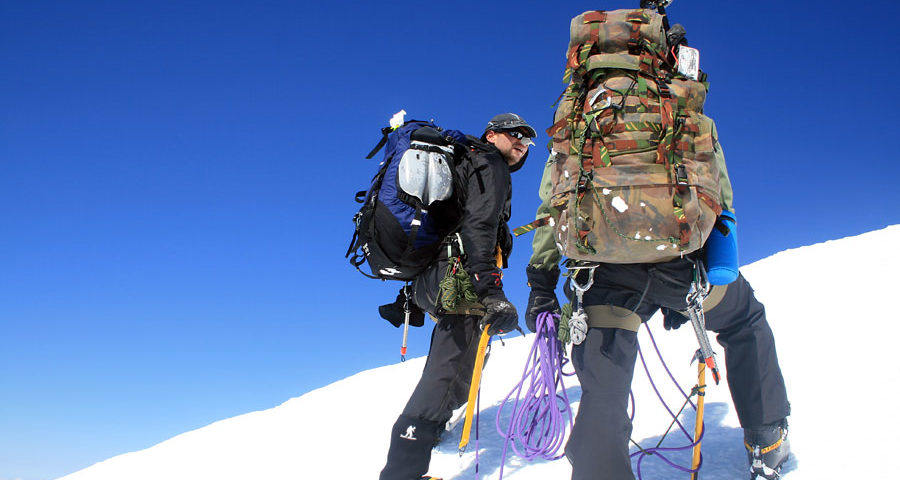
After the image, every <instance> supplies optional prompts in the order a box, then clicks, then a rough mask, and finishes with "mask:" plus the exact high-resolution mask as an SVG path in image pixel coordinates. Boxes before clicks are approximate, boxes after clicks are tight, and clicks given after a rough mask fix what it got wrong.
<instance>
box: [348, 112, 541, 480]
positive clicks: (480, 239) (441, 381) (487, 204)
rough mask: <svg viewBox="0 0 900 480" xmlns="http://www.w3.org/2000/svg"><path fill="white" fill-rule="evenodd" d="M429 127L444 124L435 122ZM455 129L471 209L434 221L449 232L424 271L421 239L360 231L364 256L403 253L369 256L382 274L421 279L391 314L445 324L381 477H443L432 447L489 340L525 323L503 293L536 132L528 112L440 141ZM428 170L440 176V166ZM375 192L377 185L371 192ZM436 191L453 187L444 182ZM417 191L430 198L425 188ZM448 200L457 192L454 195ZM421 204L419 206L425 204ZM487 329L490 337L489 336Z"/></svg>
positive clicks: (458, 183)
mask: <svg viewBox="0 0 900 480" xmlns="http://www.w3.org/2000/svg"><path fill="white" fill-rule="evenodd" d="M402 128H403V127H400V129H402ZM428 128H430V129H432V130H435V126H434V125H433V124H430V125H428ZM416 130H418V129H416ZM398 131H399V129H398ZM387 136H388V139H387V144H388V150H389V151H391V150H392V149H394V150H396V145H399V144H400V142H399V140H398V139H397V138H396V136H395V137H390V135H387ZM409 136H410V142H409V145H411V147H410V148H413V147H412V144H413V143H414V142H416V141H417V140H416V138H417V137H418V135H417V134H416V133H415V132H412V133H410V134H409ZM448 136H450V137H453V138H452V142H450V143H452V144H454V145H455V147H456V154H455V155H452V156H451V158H452V160H451V161H452V163H453V176H454V178H455V179H454V180H453V182H452V183H453V189H455V190H456V194H455V195H456V198H457V201H458V205H459V206H460V208H461V210H460V212H459V213H460V216H459V218H458V219H454V221H452V222H450V223H451V224H452V225H451V228H449V229H447V230H442V229H441V228H442V225H437V224H435V225H434V227H435V231H438V232H439V233H440V234H441V235H444V236H443V238H442V239H441V240H440V242H439V243H438V245H439V248H437V249H436V251H435V253H434V255H433V256H432V257H431V258H430V259H429V261H427V262H425V266H424V268H419V267H420V265H418V266H415V268H409V267H410V264H409V262H405V261H404V256H406V255H407V254H408V253H409V252H411V251H414V250H415V248H412V249H410V246H412V247H415V246H416V242H414V241H408V240H406V237H405V236H404V234H398V236H397V237H396V238H400V239H402V240H401V241H400V242H399V244H396V243H397V242H394V243H395V244H394V245H393V246H392V245H391V242H389V241H385V242H383V243H379V242H376V241H375V240H373V239H375V238H376V237H377V235H374V234H372V233H366V231H365V230H366V228H362V230H360V229H359V228H358V230H357V233H358V234H359V235H360V236H362V237H365V238H366V240H362V243H363V244H367V245H368V246H366V247H365V248H362V246H360V249H361V251H364V252H369V253H367V254H364V255H363V257H366V256H369V257H371V255H370V253H371V252H372V251H373V248H377V249H380V250H383V251H387V250H391V249H392V248H393V249H394V250H395V253H394V258H392V259H389V260H378V259H372V258H369V264H370V266H372V267H373V276H376V277H379V278H399V279H402V280H408V281H409V282H410V283H411V285H410V286H408V287H407V286H404V288H401V291H400V294H399V295H398V297H397V300H396V302H395V303H394V304H388V305H382V307H381V308H380V309H379V311H380V313H381V314H382V316H383V317H385V318H386V319H388V320H389V321H391V323H393V324H395V325H397V326H399V325H400V324H401V323H402V322H404V321H405V320H406V319H407V318H409V317H410V315H409V313H408V312H410V310H411V309H415V310H416V312H415V315H416V317H417V318H416V323H418V324H422V323H423V322H424V314H423V313H422V312H423V311H424V312H428V313H429V314H430V315H431V316H432V317H433V318H434V319H436V321H437V324H436V325H435V327H434V330H433V332H432V336H431V346H430V349H429V352H428V359H427V360H426V362H425V368H424V370H423V372H422V376H421V378H420V380H419V382H418V384H417V386H416V388H415V390H414V391H413V393H412V396H411V397H410V398H409V400H408V401H407V403H406V406H405V407H404V408H403V411H402V413H401V414H400V416H399V417H398V419H397V421H396V423H395V424H394V426H393V428H392V429H391V437H390V448H389V450H388V454H387V462H386V464H385V466H384V469H383V470H382V471H381V474H380V477H379V478H380V480H419V479H420V478H426V479H427V478H433V477H428V476H425V474H426V472H427V471H428V466H429V463H430V462H431V450H432V448H433V447H434V446H435V445H436V444H437V441H438V439H439V436H440V433H441V432H442V431H443V430H444V427H445V425H446V423H447V421H449V420H450V418H451V415H452V413H453V411H454V410H455V409H457V408H459V407H460V406H461V405H463V404H464V403H465V402H466V401H467V397H468V393H469V387H470V384H471V383H472V382H473V371H474V367H475V364H476V357H477V356H478V355H477V350H479V348H480V340H481V338H482V337H485V338H486V336H487V335H496V334H503V333H508V332H511V331H513V330H515V329H517V328H518V314H517V312H516V309H515V307H514V306H513V305H512V304H511V303H510V302H509V301H508V300H507V298H506V295H505V294H504V291H503V281H502V274H501V267H505V266H506V260H507V258H508V257H509V254H510V252H511V250H512V236H511V235H510V232H509V228H508V226H507V221H508V220H509V218H510V200H511V198H512V191H511V178H510V173H511V172H514V171H516V170H518V169H519V168H521V167H522V164H523V163H524V162H525V159H526V157H527V156H528V147H529V145H532V144H533V143H532V141H531V139H532V138H534V137H535V136H536V132H535V130H534V129H533V128H532V127H531V126H530V125H528V123H526V122H525V120H523V119H522V117H520V116H518V115H515V114H512V113H504V114H500V115H497V116H495V117H494V118H492V119H491V120H490V122H488V124H487V127H486V128H485V130H484V134H483V135H482V136H481V137H480V138H476V137H473V136H468V135H467V136H461V135H457V134H452V135H448V134H447V132H446V131H438V135H437V137H439V138H435V135H431V138H432V143H435V144H437V143H441V140H440V137H443V138H444V139H445V141H446V140H447V137H448ZM392 138H393V139H392ZM391 142H394V143H391ZM386 157H387V158H386V159H385V164H390V163H391V162H390V160H391V158H390V155H389V154H388V153H386ZM433 163H434V162H429V165H431V166H432V170H434V169H436V168H437V167H436V166H434V165H433ZM401 167H402V166H401ZM385 168H388V169H389V168H390V167H389V166H388V167H385ZM425 170H427V169H422V171H425ZM398 171H399V169H398ZM423 175H425V176H429V177H430V176H431V172H428V173H427V174H423ZM380 176H381V177H383V182H390V181H391V179H387V178H386V177H385V175H380ZM398 179H399V181H397V182H396V183H397V184H398V185H399V189H400V190H403V191H405V192H407V193H409V192H410V190H412V191H421V189H419V190H417V189H415V188H409V187H408V185H407V186H404V185H405V184H406V183H408V182H406V181H405V180H404V179H403V177H402V176H401V177H398ZM412 183H413V184H416V185H420V184H421V182H418V183H417V182H412ZM430 183H431V182H430V180H429V181H428V182H425V185H426V187H427V185H429V184H430ZM374 189H375V186H374V185H373V187H372V189H370V196H371V194H372V190H374ZM425 190H429V188H425ZM379 191H380V196H381V197H382V198H381V200H378V201H380V202H388V203H390V201H391V200H390V198H389V197H391V196H392V195H393V196H396V195H397V194H396V192H394V193H393V194H391V193H390V192H388V193H385V190H384V189H383V188H379ZM436 191H445V190H443V189H441V188H437V189H436ZM439 196H440V195H439ZM417 197H418V198H420V199H421V198H422V196H421V195H417ZM446 198H448V199H449V198H451V196H449V193H448V196H447V197H446ZM375 203H377V202H375ZM421 207H422V205H419V207H418V208H419V210H421V209H422V208H421ZM364 209H365V207H364ZM385 209H389V208H388V207H386V206H385V207H384V208H381V210H382V213H383V214H382V215H381V218H382V219H384V218H385V217H388V219H387V221H386V223H385V225H390V224H391V223H392V222H394V220H391V218H390V217H394V218H398V217H396V216H394V215H393V214H392V215H391V216H388V215H387V214H386V213H384V211H385ZM395 210H397V209H395ZM426 210H427V212H428V214H431V213H432V210H431V208H430V207H429V208H427V209H426ZM375 215H378V214H377V213H376V214H375ZM362 216H365V215H361V216H360V219H359V220H358V225H359V226H360V227H362V225H364V224H366V222H368V220H362V218H361V217H362ZM407 216H410V215H407ZM411 216H412V217H413V218H414V219H416V220H414V221H413V222H408V230H410V231H411V230H412V225H413V223H416V224H417V226H418V228H419V229H422V228H424V226H425V224H426V222H425V221H424V220H423V218H425V214H424V213H422V212H421V211H419V212H418V213H415V214H412V215H411ZM379 228H381V227H379ZM406 235H408V232H407V233H406ZM417 235H418V234H417ZM356 243H360V241H359V240H357V241H356ZM426 245H427V242H423V243H422V245H421V246H422V247H425V246H426ZM404 252H406V253H404ZM362 261H365V260H364V259H359V260H357V261H356V263H357V266H358V265H359V264H361V262H362ZM373 262H374V263H373ZM413 263H415V262H413ZM482 330H484V331H485V332H486V334H482Z"/></svg>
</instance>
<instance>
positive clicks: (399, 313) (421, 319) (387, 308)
mask: <svg viewBox="0 0 900 480" xmlns="http://www.w3.org/2000/svg"><path fill="white" fill-rule="evenodd" d="M405 288H406V287H403V288H401V289H400V293H399V294H397V299H396V300H394V303H388V304H386V305H382V306H380V307H378V313H379V314H380V315H381V318H383V319H385V320H387V321H389V322H391V325H393V326H395V327H399V326H400V325H403V322H404V321H405V320H406V311H405V310H404V309H403V304H404V303H405V302H407V299H406V294H405V293H404V291H403V290H404V289H405ZM407 305H408V306H409V324H410V325H411V326H413V327H421V326H422V325H425V312H423V311H422V309H421V308H419V306H418V305H416V304H415V303H414V302H413V301H412V298H410V299H409V303H408V304H407Z"/></svg>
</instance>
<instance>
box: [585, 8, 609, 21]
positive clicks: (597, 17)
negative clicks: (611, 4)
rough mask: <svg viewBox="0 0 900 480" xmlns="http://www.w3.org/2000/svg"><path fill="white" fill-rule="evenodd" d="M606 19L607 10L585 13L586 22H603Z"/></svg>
mask: <svg viewBox="0 0 900 480" xmlns="http://www.w3.org/2000/svg"><path fill="white" fill-rule="evenodd" d="M605 21H606V12H604V11H600V10H598V11H594V12H587V13H585V14H584V23H603V22H605Z"/></svg>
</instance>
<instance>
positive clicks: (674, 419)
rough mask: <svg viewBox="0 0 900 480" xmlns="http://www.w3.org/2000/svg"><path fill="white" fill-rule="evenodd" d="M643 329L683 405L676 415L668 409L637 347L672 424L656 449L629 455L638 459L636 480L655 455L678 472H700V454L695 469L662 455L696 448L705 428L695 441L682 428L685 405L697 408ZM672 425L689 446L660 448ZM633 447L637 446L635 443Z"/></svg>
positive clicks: (653, 340) (648, 328)
mask: <svg viewBox="0 0 900 480" xmlns="http://www.w3.org/2000/svg"><path fill="white" fill-rule="evenodd" d="M645 327H646V330H647V334H648V335H649V336H650V342H651V343H652V344H653V349H654V350H655V351H656V356H657V357H658V358H659V361H660V364H662V366H663V368H664V369H665V371H666V374H668V376H669V379H670V380H671V381H672V383H673V384H674V385H675V387H676V388H678V391H679V392H680V393H681V395H682V396H684V400H685V401H684V404H682V406H681V410H679V411H678V413H675V412H673V411H672V409H671V408H669V405H668V404H667V403H666V401H665V400H664V399H663V397H662V394H660V392H659V389H658V388H657V387H656V382H654V381H653V377H652V376H651V375H650V369H649V368H648V367H647V361H646V360H645V359H644V352H643V350H642V349H641V347H640V345H638V355H639V356H640V358H641V364H642V365H643V366H644V372H645V373H646V374H647V379H648V380H650V386H652V387H653V391H654V392H656V397H657V398H658V399H659V401H660V403H662V405H663V407H665V409H666V411H667V412H669V415H670V416H671V417H672V424H670V425H669V430H666V433H665V434H663V438H662V439H661V440H660V441H659V443H657V445H656V447H652V448H642V447H641V446H640V445H638V449H639V450H638V451H637V452H634V453H632V454H631V457H632V458H634V457H636V456H637V457H638V459H637V472H636V473H637V478H638V480H641V462H643V461H644V459H645V458H647V457H648V456H650V455H655V456H657V457H659V458H660V459H661V460H662V461H663V462H665V463H666V464H667V465H669V466H670V467H672V468H674V469H676V470H680V471H682V472H685V473H695V472H698V471H699V470H700V467H701V466H703V456H702V454H701V457H700V463H699V464H698V465H697V468H696V469H692V468H689V467H684V466H681V465H678V464H677V463H675V462H674V461H672V460H670V459H669V458H667V457H666V455H665V454H664V453H668V452H680V451H684V450H689V449H692V448H694V446H696V445H697V443H699V442H700V441H701V440H703V434H704V433H705V432H706V426H705V425H704V426H703V427H702V429H701V430H700V436H699V438H697V440H696V441H695V440H694V438H693V436H692V435H691V434H690V433H689V432H688V430H687V429H686V428H685V427H684V425H683V424H682V423H681V421H680V420H678V415H680V414H681V412H682V411H683V410H684V408H685V407H686V406H687V405H690V406H691V408H693V409H694V411H695V412H696V411H697V406H696V405H694V402H692V401H691V395H688V394H687V393H685V391H684V390H683V389H682V388H681V386H680V385H679V384H678V381H677V380H675V376H674V375H672V372H671V371H670V370H669V366H668V365H666V362H665V360H663V357H662V353H661V352H660V351H659V346H658V345H657V344H656V339H655V338H653V333H652V332H651V331H650V327H649V326H647V325H646V324H645ZM632 399H633V397H632ZM632 402H633V401H632ZM631 415H632V419H633V418H634V403H632V412H631ZM673 425H678V428H679V429H680V430H681V432H682V433H683V434H684V435H685V437H687V439H688V441H689V442H690V444H689V445H686V446H683V447H661V446H660V445H662V442H663V440H664V439H665V437H666V435H668V433H669V431H670V430H671V429H672V426H673ZM635 445H637V442H635Z"/></svg>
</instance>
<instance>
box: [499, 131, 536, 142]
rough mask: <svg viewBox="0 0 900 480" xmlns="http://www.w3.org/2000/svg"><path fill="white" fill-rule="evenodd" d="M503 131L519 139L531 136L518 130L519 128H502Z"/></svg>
mask: <svg viewBox="0 0 900 480" xmlns="http://www.w3.org/2000/svg"><path fill="white" fill-rule="evenodd" d="M503 133H506V134H509V136H510V137H513V138H517V139H519V140H521V139H523V138H531V137H529V136H527V135H525V134H524V133H522V132H520V131H519V130H503Z"/></svg>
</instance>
